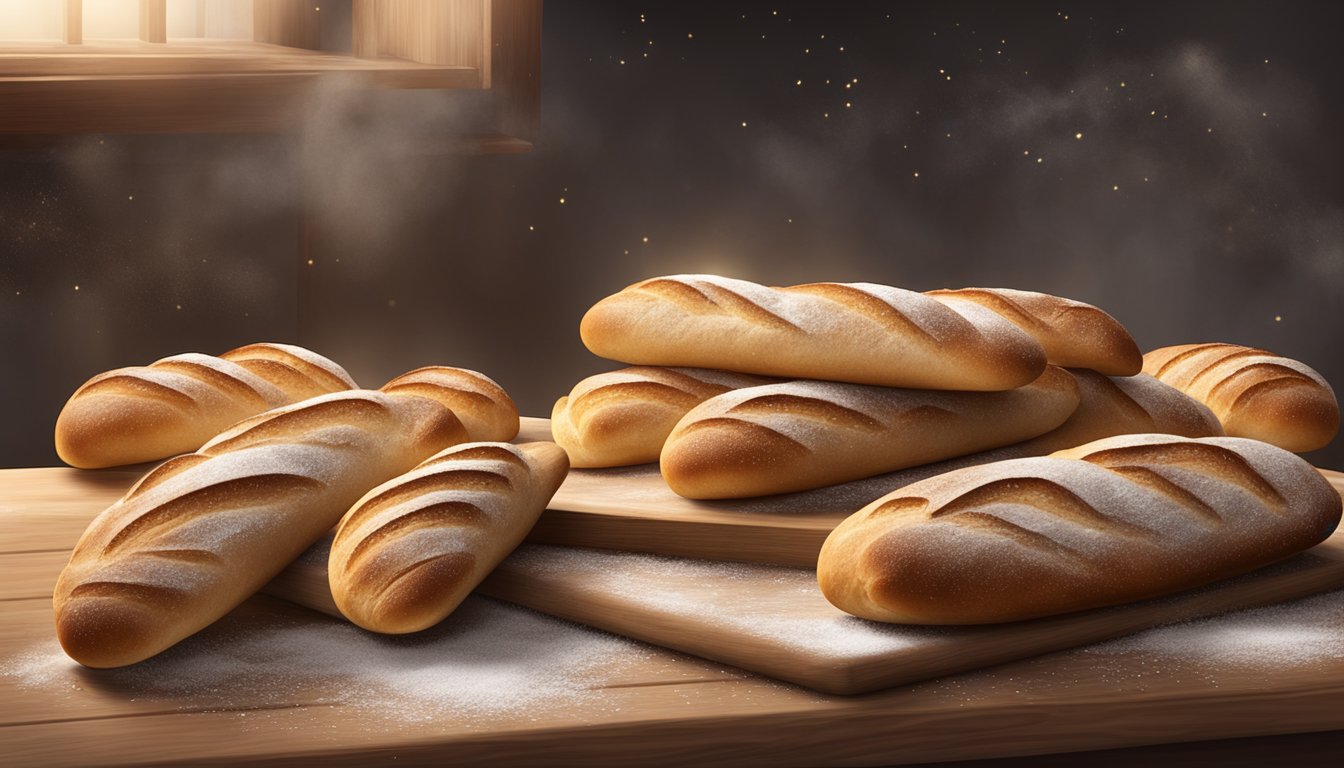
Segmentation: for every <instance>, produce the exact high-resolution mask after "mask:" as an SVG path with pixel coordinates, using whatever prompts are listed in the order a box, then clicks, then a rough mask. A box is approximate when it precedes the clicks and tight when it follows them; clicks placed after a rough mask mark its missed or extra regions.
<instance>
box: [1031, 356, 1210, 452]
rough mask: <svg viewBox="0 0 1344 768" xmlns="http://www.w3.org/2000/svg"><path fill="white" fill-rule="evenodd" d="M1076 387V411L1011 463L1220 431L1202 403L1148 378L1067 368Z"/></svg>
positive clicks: (1150, 377) (1034, 440) (1033, 440)
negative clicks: (1133, 440)
mask: <svg viewBox="0 0 1344 768" xmlns="http://www.w3.org/2000/svg"><path fill="white" fill-rule="evenodd" d="M1069 373H1071V374H1073V377H1074V379H1076V380H1077V382H1078V394H1079V397H1078V409H1077V410H1075V411H1074V412H1073V414H1072V415H1071V416H1069V418H1068V420H1067V421H1065V422H1064V423H1063V424H1061V425H1060V426H1059V427H1058V428H1056V429H1053V430H1051V431H1049V432H1047V433H1045V434H1044V435H1041V436H1040V437H1033V438H1032V439H1030V440H1027V441H1026V442H1024V443H1022V444H1021V445H1020V446H1017V447H1018V448H1020V449H1021V450H1020V451H1018V452H1017V454H1016V456H1014V458H1019V457H1022V456H1044V455H1045V454H1047V453H1053V452H1055V451H1058V450H1063V449H1065V448H1074V447H1076V446H1079V445H1082V444H1084V443H1090V442H1092V441H1093V440H1100V439H1102V438H1103V437H1113V436H1115V435H1136V434H1142V433H1145V432H1157V433H1163V434H1169V435H1180V436H1182V437H1219V436H1222V434H1223V427H1222V425H1221V424H1219V423H1218V419H1217V417H1215V416H1214V415H1213V412H1212V411H1210V410H1209V409H1208V408H1207V407H1205V406H1204V404H1203V403H1200V402H1198V401H1196V400H1194V399H1193V398H1191V397H1189V396H1188V395H1186V394H1185V393H1184V392H1181V391H1180V390H1178V389H1176V388H1174V387H1170V386H1167V385H1166V384H1163V383H1162V382H1160V381H1158V380H1157V379H1154V378H1153V377H1152V376H1148V375H1145V374H1139V375H1138V376H1119V377H1111V376H1104V375H1102V374H1100V373H1097V372H1096V371H1090V370H1086V369H1083V368H1071V369H1069Z"/></svg>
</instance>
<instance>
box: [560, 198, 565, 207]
mask: <svg viewBox="0 0 1344 768" xmlns="http://www.w3.org/2000/svg"><path fill="white" fill-rule="evenodd" d="M560 204H561V205H564V204H565V198H563V197H562V198H560Z"/></svg>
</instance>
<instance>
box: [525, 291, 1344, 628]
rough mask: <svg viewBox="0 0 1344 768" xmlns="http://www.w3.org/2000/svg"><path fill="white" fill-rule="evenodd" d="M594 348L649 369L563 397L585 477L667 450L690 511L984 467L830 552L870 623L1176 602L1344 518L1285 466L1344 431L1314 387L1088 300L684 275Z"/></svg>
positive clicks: (637, 302) (568, 432)
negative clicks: (1164, 340)
mask: <svg viewBox="0 0 1344 768" xmlns="http://www.w3.org/2000/svg"><path fill="white" fill-rule="evenodd" d="M581 334H582V337H583V340H584V343H585V344H586V345H587V347H588V348H589V350H591V351H592V352H594V353H595V354H597V355H599V356H602V357H607V358H610V359H613V360H617V361H620V362H624V363H628V364H632V365H634V366H635V367H632V368H626V369H623V370H619V371H615V372H611V373H605V374H598V375H596V376H593V377H590V378H589V379H585V380H584V381H582V382H580V383H579V384H578V385H577V386H576V387H575V388H574V390H573V391H572V392H571V393H570V394H569V395H568V396H567V397H562V398H560V399H559V401H558V402H557V403H556V405H555V409H554V412H553V416H552V430H553V432H554V435H555V438H556V441H557V442H559V443H560V444H561V445H562V446H564V447H565V448H566V449H567V450H568V451H570V453H571V456H573V457H574V459H575V462H574V463H575V466H579V467H604V466H618V465H622V464H627V463H635V462H647V461H655V460H656V461H658V462H659V463H660V469H661V471H662V475H663V477H664V479H665V480H666V481H667V483H668V485H669V486H670V487H671V488H672V489H673V490H674V491H676V492H677V493H680V494H681V495H683V496H687V497H690V498H735V497H745V496H758V495H766V494H774V493H783V492H788V491H797V490H803V489H811V488H818V487H822V486H826V485H830V484H835V483H840V482H844V481H846V480H853V479H857V478H861V477H867V476H872V475H877V474H880V473H884V472H889V471H893V470H897V469H901V468H904V467H909V466H914V465H918V464H923V463H931V462H934V461H938V460H940V459H946V458H950V457H954V456H967V457H968V458H970V459H974V460H970V461H966V460H960V463H962V464H964V465H965V466H964V468H962V469H958V470H954V471H951V472H946V473H944V474H941V475H936V476H934V477H931V478H929V479H927V480H924V481H922V482H919V483H915V484H913V485H909V486H907V487H904V488H899V489H896V490H893V492H892V493H890V494H888V495H887V496H885V497H883V498H880V499H877V500H876V501H874V502H873V503H872V504H870V505H868V506H867V507H865V508H864V509H861V510H860V511H859V512H858V513H856V514H855V515H853V516H852V517H850V518H849V519H847V520H846V521H845V522H843V523H842V524H841V525H840V526H839V527H838V528H837V529H836V530H835V531H834V532H833V533H832V534H831V536H830V537H829V538H828V539H827V541H826V543H825V546H824V547H823V549H822V552H821V554H820V557H819V560H818V564H817V573H818V580H819V582H820V585H821V588H822V591H823V593H824V594H825V595H826V596H827V598H828V599H830V600H831V602H832V603H834V604H835V605H836V606H838V607H840V608H841V609H843V610H845V611H847V612H849V613H852V614H855V615H857V616H861V617H865V618H869V619H874V620H879V621H891V622H902V623H931V624H976V623H985V622H1002V621H1017V620H1022V619H1030V618H1037V617H1041V616H1048V615H1053V614H1058V613H1063V612H1068V611H1075V610H1081V609H1086V608H1096V607H1101V606H1106V605H1113V604H1116V603H1121V602H1129V601H1133V600H1139V599H1144V598H1148V597H1155V596H1158V595H1163V594H1168V593H1170V592H1173V591H1178V590H1182V589H1189V588H1192V587H1196V586H1199V585H1201V584H1205V583H1208V582H1210V581H1213V580H1216V579H1221V578H1226V577H1228V576H1231V575H1235V574H1238V573H1243V572H1246V571H1249V570H1252V569H1254V568H1257V567H1260V566H1262V565H1265V564H1268V563H1271V562H1274V561H1277V560H1280V559H1283V558H1285V557H1288V556H1290V555H1292V554H1295V553H1297V552H1300V551H1302V550H1304V549H1306V548H1309V547H1311V546H1313V545H1315V544H1316V543H1318V542H1320V541H1322V540H1323V539H1324V538H1326V537H1327V536H1329V535H1330V533H1331V532H1332V531H1333V530H1334V528H1335V527H1336V526H1337V525H1338V523H1339V520H1340V514H1341V501H1340V497H1339V495H1338V494H1337V493H1335V492H1334V491H1333V490H1332V489H1331V487H1330V485H1329V484H1328V483H1327V482H1326V481H1325V480H1324V478H1323V477H1322V476H1321V475H1320V474H1319V473H1317V472H1315V470H1314V469H1313V468H1312V467H1311V466H1310V465H1309V464H1308V463H1307V462H1305V461H1303V460H1302V459H1301V458H1299V457H1297V456H1294V455H1293V454H1292V453H1290V452H1289V451H1290V450H1296V451H1303V450H1311V449H1314V448H1319V447H1321V446H1322V445H1324V444H1325V443H1326V442H1328V441H1329V440H1330V439H1331V438H1332V437H1333V436H1334V434H1335V432H1336V431H1337V428H1338V422H1339V411H1338V405H1337V403H1336V401H1335V398H1334V394H1333V392H1332V391H1331V390H1330V387H1329V385H1328V384H1326V382H1325V381H1324V379H1322V378H1321V377H1320V376H1319V375H1318V374H1316V372H1315V371H1313V370H1311V369H1310V368H1308V367H1307V366H1305V365H1303V364H1301V363H1299V362H1296V361H1292V360H1286V359H1284V358H1279V357H1275V356H1273V355H1271V354H1270V353H1267V352H1264V351H1263V350H1256V349H1248V348H1245V347H1237V346H1234V345H1226V344H1205V345H1189V346H1183V347H1171V348H1166V349H1159V350H1155V351H1154V352H1151V353H1149V354H1148V355H1147V356H1146V357H1144V356H1141V355H1140V353H1139V348H1138V346H1137V345H1136V344H1135V342H1134V340H1133V339H1132V338H1131V337H1130V335H1129V334H1128V332H1126V331H1125V329H1124V328H1123V326H1121V325H1120V324H1119V323H1118V322H1117V321H1116V320H1115V319H1114V318H1112V317H1111V316H1110V315H1108V314H1106V313H1105V312H1103V311H1101V310H1100V309H1098V308H1096V307H1093V306H1090V305H1087V304H1082V303H1080V302H1076V301H1071V300H1069V299H1063V298H1059V297H1054V296H1049V295H1045V294H1040V293H1032V292H1027V291H1015V290H1005V289H988V288H971V289H963V290H940V291H930V292H928V293H924V294H919V293H913V292H910V291H903V290H900V289H896V288H890V287H885V286H879V285H871V284H849V285H842V284H834V283H824V284H817V285H801V286H794V287H791V288H766V287H764V286H760V285H756V284H753V283H748V282H745V281H741V280H730V279H726V278H721V277H712V276H705V275H683V276H673V277H660V278H654V279H651V280H645V281H643V282H640V283H636V284H635V285H632V286H630V287H628V288H626V289H625V290H623V291H621V292H619V293H617V294H615V295H613V296H610V297H608V298H606V299H603V300H602V301H600V302H598V304H597V305H595V306H594V307H593V308H592V309H591V310H590V311H589V312H588V313H587V315H586V316H585V317H584V319H583V323H582V326H581ZM761 377H774V378H773V379H772V380H763V379H762V378H761ZM1224 434H1226V435H1232V436H1234V437H1223V435H1224ZM1248 438H1254V439H1248ZM1285 449H1287V450H1285ZM1047 454H1050V456H1049V457H1048V458H1026V457H1045V456H1046V455H1047ZM968 455H970V456H968Z"/></svg>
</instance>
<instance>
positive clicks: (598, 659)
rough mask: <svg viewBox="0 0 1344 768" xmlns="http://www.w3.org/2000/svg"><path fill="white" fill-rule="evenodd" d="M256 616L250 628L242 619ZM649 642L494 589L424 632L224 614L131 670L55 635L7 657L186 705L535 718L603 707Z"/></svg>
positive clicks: (75, 682)
mask: <svg viewBox="0 0 1344 768" xmlns="http://www.w3.org/2000/svg"><path fill="white" fill-rule="evenodd" d="M244 624H246V625H244ZM647 655H648V651H647V650H646V648H645V647H644V646H642V645H640V644H638V643H635V642H633V641H629V640H625V639H623V638H618V637H616V636H614V635H608V634H605V633H600V632H596V631H593V630H589V629H585V628H583V627H579V626H577V625H574V624H570V623H568V622H564V621H560V620H558V619H553V618H550V617H547V616H543V615H541V614H538V613H534V612H532V611H528V610H525V609H522V608H517V607H514V606H511V605H507V604H504V603H500V602H496V601H493V600H490V599H488V598H480V597H472V598H470V599H468V601H467V602H465V603H464V604H463V605H462V606H461V608H459V610H458V612H457V613H455V614H454V616H452V617H450V618H449V620H448V621H446V622H444V624H442V625H440V626H439V627H436V628H434V629H430V630H427V631H425V632H421V633H417V634H415V635H406V636H397V637H390V636H379V635H375V634H372V633H369V632H365V631H363V630H360V629H358V628H356V627H355V626H353V625H351V624H348V623H345V622H339V621H336V620H333V619H330V618H325V617H317V616H316V615H313V616H312V617H308V616H305V617H302V618H300V619H285V620H279V621H277V620H276V619H274V618H273V617H269V616H268V617H266V620H265V621H252V622H250V623H248V622H234V621H232V617H229V618H226V619H224V620H222V621H221V622H220V624H217V625H216V626H214V627H211V628H209V629H207V630H206V631H204V632H202V633H201V634H199V635H197V636H195V637H193V638H189V639H188V640H185V641H183V642H182V643H181V644H179V645H178V646H176V647H174V648H172V649H170V650H168V651H166V652H164V653H163V654H160V655H159V656H156V657H154V658H152V659H149V660H147V661H144V662H142V663H140V664H136V665H133V666H131V667H126V668H122V669H113V670H86V669H84V668H82V667H80V666H79V665H78V664H76V663H75V662H74V661H72V660H70V659H69V658H68V657H67V656H66V655H65V654H64V652H62V650H61V649H60V646H59V645H58V644H57V642H56V640H55V639H54V638H51V639H48V640H45V641H44V642H42V643H40V644H38V645H36V646H35V647H32V648H30V649H29V650H27V651H26V652H24V653H22V654H20V655H17V656H14V657H10V658H7V659H0V678H6V677H7V678H12V679H14V680H15V681H16V683H17V684H18V685H19V686H20V687H42V688H47V689H51V690H61V689H65V690H79V689H83V688H101V689H112V690H116V691H117V692H118V695H120V696H124V697H129V698H143V699H154V700H167V701H173V700H175V699H176V700H180V704H181V705H182V706H183V707H184V708H185V707H189V706H190V707H199V706H201V705H202V703H205V705H206V706H213V707H218V708H220V709H227V708H231V707H246V708H254V707H258V706H261V707H265V706H268V705H284V704H292V703H325V704H340V705H343V706H346V707H358V708H361V709H367V710H369V712H370V714H371V715H374V716H378V717H380V718H383V719H387V720H392V721H403V722H415V721H429V720H434V721H454V722H460V721H467V722H470V721H475V720H484V719H490V718H492V717H507V718H510V719H512V720H515V721H516V720H521V719H527V718H529V717H533V716H537V715H541V714H544V713H545V712H547V711H555V710H557V709H573V708H576V707H598V708H600V707H601V705H602V702H601V695H602V693H601V691H600V690H598V689H599V688H600V687H601V686H603V685H606V684H609V683H611V682H615V680H616V678H617V676H618V675H619V674H620V671H621V670H622V669H623V668H626V667H628V666H629V665H631V664H634V663H636V662H638V661H639V660H641V659H644V658H646V657H647Z"/></svg>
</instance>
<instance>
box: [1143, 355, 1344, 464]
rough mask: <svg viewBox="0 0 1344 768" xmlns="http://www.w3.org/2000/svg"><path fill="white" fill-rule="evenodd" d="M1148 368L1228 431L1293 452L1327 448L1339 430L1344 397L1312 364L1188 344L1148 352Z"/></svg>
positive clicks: (1146, 359)
mask: <svg viewBox="0 0 1344 768" xmlns="http://www.w3.org/2000/svg"><path fill="white" fill-rule="evenodd" d="M1143 372H1144V373H1148V374H1151V375H1153V376H1156V377H1157V378H1158V379H1161V380H1162V381H1164V382H1166V383H1167V384H1170V385H1171V386H1173V387H1176V388H1177V389H1179V390H1181V391H1183V392H1185V393H1186V394H1187V395H1190V396H1191V397H1193V398H1195V399H1196V400H1199V401H1200V402H1202V403H1204V404H1205V405H1207V406H1209V408H1210V409H1212V411H1213V413H1214V415H1215V416H1217V417H1218V420H1219V421H1221V422H1222V423H1223V429H1225V430H1226V431H1227V434H1229V435H1234V436H1237V437H1251V438H1255V439H1256V440H1264V441H1265V442H1267V443H1273V444H1274V445H1277V446H1279V447H1280V448H1287V449H1288V450H1290V451H1298V452H1303V451H1314V450H1316V449H1317V448H1324V447H1325V446H1326V445H1328V444H1329V443H1330V441H1331V440H1333V439H1334V437H1335V434H1336V433H1337V432H1338V431H1339V402H1338V401H1337V400H1335V392H1334V390H1332V389H1331V388H1330V384H1329V383H1328V382H1326V380H1325V378H1324V377H1322V376H1321V375H1320V374H1319V373H1317V372H1316V371H1314V370H1312V369H1311V368H1310V367H1309V366H1307V365H1305V364H1303V363H1300V362H1298V361H1297V360H1292V359H1289V358H1286V357H1278V356H1276V355H1274V354H1272V353H1270V352H1266V351H1265V350H1263V349H1253V348H1251V347H1241V346H1237V345H1236V344H1182V345H1180V346H1175V347H1163V348H1161V349H1155V350H1153V351H1152V352H1149V353H1148V354H1146V355H1144V358H1143Z"/></svg>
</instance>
